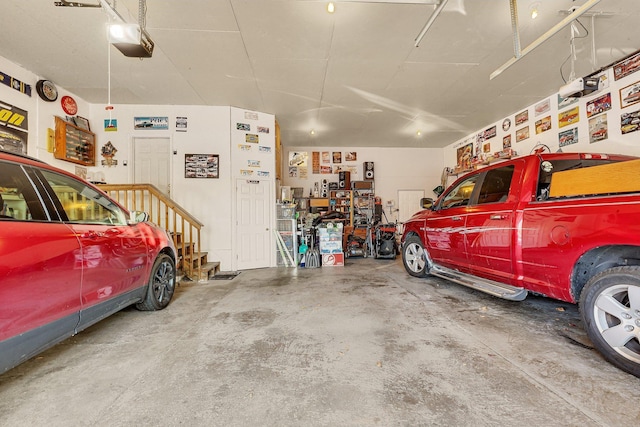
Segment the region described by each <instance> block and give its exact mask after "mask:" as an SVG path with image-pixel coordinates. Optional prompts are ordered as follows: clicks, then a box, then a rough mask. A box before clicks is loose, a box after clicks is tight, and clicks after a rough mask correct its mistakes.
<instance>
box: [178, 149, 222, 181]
mask: <svg viewBox="0 0 640 427" xmlns="http://www.w3.org/2000/svg"><path fill="white" fill-rule="evenodd" d="M184 177H185V178H220V163H219V155H218V154H185V155H184Z"/></svg>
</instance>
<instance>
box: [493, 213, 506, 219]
mask: <svg viewBox="0 0 640 427" xmlns="http://www.w3.org/2000/svg"><path fill="white" fill-rule="evenodd" d="M489 219H507V216H506V215H505V214H494V215H491V216H490V217H489Z"/></svg>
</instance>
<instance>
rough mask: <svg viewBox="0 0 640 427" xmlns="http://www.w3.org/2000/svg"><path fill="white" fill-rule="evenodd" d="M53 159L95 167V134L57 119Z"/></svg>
mask: <svg viewBox="0 0 640 427" xmlns="http://www.w3.org/2000/svg"><path fill="white" fill-rule="evenodd" d="M53 157H55V158H56V159H60V160H66V161H68V162H71V163H76V164H79V165H83V166H95V165H96V136H95V134H94V133H92V132H90V131H88V130H86V129H82V128H80V127H78V126H76V125H75V124H73V123H70V122H67V121H65V120H63V119H61V118H60V117H56V130H55V145H54V148H53Z"/></svg>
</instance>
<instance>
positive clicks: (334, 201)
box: [329, 190, 353, 225]
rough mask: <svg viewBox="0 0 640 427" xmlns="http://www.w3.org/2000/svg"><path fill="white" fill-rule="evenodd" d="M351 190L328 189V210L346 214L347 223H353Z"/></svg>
mask: <svg viewBox="0 0 640 427" xmlns="http://www.w3.org/2000/svg"><path fill="white" fill-rule="evenodd" d="M352 206H353V191H351V190H330V191H329V210H332V211H335V212H341V213H343V214H346V216H347V217H348V219H349V222H348V225H352V224H353V209H352Z"/></svg>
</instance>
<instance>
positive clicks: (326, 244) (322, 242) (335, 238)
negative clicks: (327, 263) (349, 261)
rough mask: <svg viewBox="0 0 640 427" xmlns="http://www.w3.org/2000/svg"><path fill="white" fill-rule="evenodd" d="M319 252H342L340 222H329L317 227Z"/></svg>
mask: <svg viewBox="0 0 640 427" xmlns="http://www.w3.org/2000/svg"><path fill="white" fill-rule="evenodd" d="M318 242H319V246H320V253H321V254H335V253H340V252H342V223H335V224H334V223H329V224H326V226H324V225H323V226H321V227H319V228H318Z"/></svg>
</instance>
